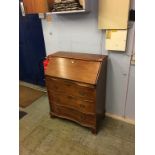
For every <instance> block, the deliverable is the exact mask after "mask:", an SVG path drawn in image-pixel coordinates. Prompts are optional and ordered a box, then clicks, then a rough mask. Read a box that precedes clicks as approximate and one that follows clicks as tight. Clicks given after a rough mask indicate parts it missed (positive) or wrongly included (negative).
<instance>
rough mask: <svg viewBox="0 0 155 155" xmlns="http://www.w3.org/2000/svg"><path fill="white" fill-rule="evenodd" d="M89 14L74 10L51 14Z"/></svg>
mask: <svg viewBox="0 0 155 155" xmlns="http://www.w3.org/2000/svg"><path fill="white" fill-rule="evenodd" d="M82 12H87V11H86V10H72V11H59V12H51V14H70V13H82Z"/></svg>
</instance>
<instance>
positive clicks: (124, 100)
mask: <svg viewBox="0 0 155 155" xmlns="http://www.w3.org/2000/svg"><path fill="white" fill-rule="evenodd" d="M89 1H90V4H91V7H90V12H89V13H85V14H82V13H81V14H67V15H65V14H64V15H52V22H47V21H46V20H42V26H43V33H44V39H45V45H46V52H47V55H48V54H51V53H54V52H56V51H72V52H83V53H94V54H106V55H107V54H108V56H109V58H108V75H107V98H106V109H107V112H109V113H112V114H116V115H119V116H123V117H125V116H126V117H129V118H131V119H134V95H133V92H134V84H133V80H130V82H129V75H130V79H134V72H133V71H130V58H131V56H130V55H131V53H132V44H133V36H134V27H132V28H130V29H129V33H128V43H127V51H126V53H122V52H109V53H108V52H107V51H106V50H105V44H104V40H105V31H101V30H98V28H97V27H98V4H97V1H96V0H89ZM129 73H130V74H129ZM131 77H132V78H131ZM128 82H129V85H132V86H129V87H128ZM130 92H131V93H130Z"/></svg>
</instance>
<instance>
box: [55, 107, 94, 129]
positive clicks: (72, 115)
mask: <svg viewBox="0 0 155 155" xmlns="http://www.w3.org/2000/svg"><path fill="white" fill-rule="evenodd" d="M52 114H53V115H56V116H59V117H63V118H67V119H70V120H73V121H76V122H78V123H80V124H81V125H84V126H88V127H89V126H90V127H94V126H95V125H96V117H95V115H90V114H83V113H81V112H79V111H76V110H73V109H70V108H66V107H63V106H58V105H53V111H52Z"/></svg>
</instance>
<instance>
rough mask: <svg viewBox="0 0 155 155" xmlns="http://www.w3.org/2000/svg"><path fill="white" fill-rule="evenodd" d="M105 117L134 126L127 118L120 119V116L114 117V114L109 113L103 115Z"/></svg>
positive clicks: (133, 122) (132, 121)
mask: <svg viewBox="0 0 155 155" xmlns="http://www.w3.org/2000/svg"><path fill="white" fill-rule="evenodd" d="M105 116H107V117H111V118H113V119H116V120H120V121H123V122H126V123H130V124H133V125H135V121H134V120H131V119H129V118H124V117H121V116H118V115H114V114H111V113H105Z"/></svg>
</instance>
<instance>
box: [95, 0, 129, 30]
mask: <svg viewBox="0 0 155 155" xmlns="http://www.w3.org/2000/svg"><path fill="white" fill-rule="evenodd" d="M129 6H130V0H99V23H98V27H99V29H127V24H128V14H129Z"/></svg>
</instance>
